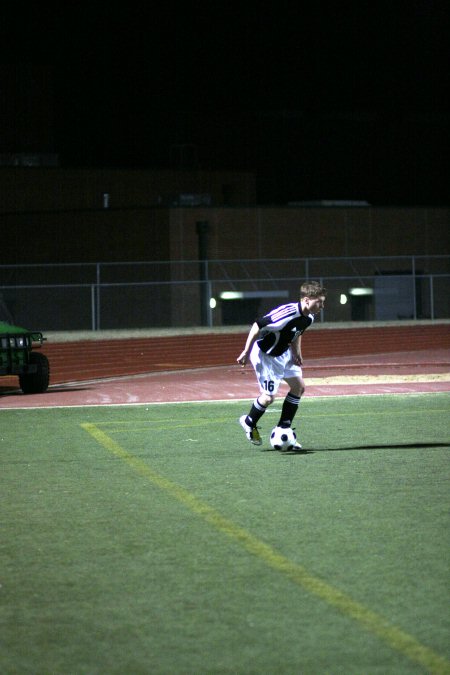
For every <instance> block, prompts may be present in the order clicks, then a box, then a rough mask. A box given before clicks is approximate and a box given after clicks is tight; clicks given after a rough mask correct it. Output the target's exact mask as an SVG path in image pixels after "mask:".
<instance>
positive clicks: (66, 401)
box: [0, 345, 450, 409]
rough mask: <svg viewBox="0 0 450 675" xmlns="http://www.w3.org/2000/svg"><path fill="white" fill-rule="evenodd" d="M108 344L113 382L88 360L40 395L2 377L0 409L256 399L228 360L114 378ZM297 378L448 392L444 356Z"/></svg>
mask: <svg viewBox="0 0 450 675" xmlns="http://www.w3.org/2000/svg"><path fill="white" fill-rule="evenodd" d="M112 346H114V347H115V349H114V350H113V352H114V355H113V357H111V360H110V363H111V364H113V366H114V367H113V369H112V370H113V372H114V374H113V375H112V376H108V377H106V376H103V377H102V375H100V374H99V373H100V372H101V373H105V372H107V370H105V369H106V368H107V366H106V365H105V363H106V362H105V363H104V364H102V370H101V371H100V370H99V369H97V370H96V369H95V359H92V361H91V362H90V363H89V364H86V363H85V362H84V361H83V366H82V367H80V368H79V369H77V370H75V371H74V370H73V363H72V365H69V364H67V370H65V369H64V368H61V369H60V370H59V371H57V373H58V375H57V377H56V378H53V377H52V384H51V386H50V388H49V390H48V391H47V392H46V393H45V394H36V395H27V396H25V395H23V394H22V393H21V391H20V390H19V389H18V383H17V378H3V381H2V386H1V387H0V409H2V408H3V409H8V408H31V407H39V408H41V407H58V406H84V405H136V404H146V403H165V402H185V401H210V400H239V399H245V400H251V399H253V398H254V397H255V396H256V394H257V393H258V389H257V384H256V380H255V376H254V373H253V369H252V368H251V366H247V367H246V368H241V367H240V366H238V365H234V363H232V362H231V363H229V364H227V365H213V366H208V367H194V368H193V367H190V368H188V367H186V366H184V368H183V366H182V365H181V363H179V365H178V367H177V368H175V369H166V370H162V365H163V364H162V363H161V364H160V366H159V367H160V369H159V370H158V369H157V368H155V370H154V371H153V372H146V373H145V372H140V373H135V374H130V373H127V374H122V375H120V374H116V364H117V355H118V354H119V353H120V349H119V350H118V349H117V347H118V345H112ZM103 351H104V350H103ZM71 353H72V354H75V353H79V350H78V349H77V350H76V351H75V350H73V349H72V350H71ZM51 363H52V362H51ZM167 365H169V364H167ZM170 365H173V364H170ZM65 374H66V379H64V375H65ZM77 375H78V377H77ZM83 376H84V377H83ZM86 376H87V377H86ZM304 377H305V379H306V383H307V390H306V394H305V395H306V396H336V395H346V396H348V395H358V394H386V393H389V394H392V393H398V394H411V393H418V392H425V393H432V392H442V391H450V351H449V350H448V349H429V350H425V349H422V350H418V351H403V352H391V353H384V354H381V353H380V354H370V355H354V356H347V357H333V358H321V359H313V358H311V359H309V360H307V362H306V364H305V366H304ZM55 379H56V381H55ZM58 380H59V381H58ZM284 391H285V389H284V388H282V389H281V390H280V392H279V393H280V396H281V395H283V393H284Z"/></svg>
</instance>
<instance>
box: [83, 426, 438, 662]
mask: <svg viewBox="0 0 450 675" xmlns="http://www.w3.org/2000/svg"><path fill="white" fill-rule="evenodd" d="M81 427H82V428H83V429H84V430H85V431H87V433H89V434H90V435H91V436H92V437H93V438H94V439H95V440H96V441H97V442H98V443H99V444H100V445H101V446H102V447H103V448H105V449H106V450H108V451H109V452H111V453H112V454H114V455H115V456H116V457H119V458H120V459H122V460H123V461H124V462H125V463H126V464H127V465H128V466H129V467H130V468H132V469H133V470H134V471H136V472H137V473H138V474H139V475H141V476H144V477H145V478H147V479H149V480H150V481H151V482H152V483H153V484H154V485H156V486H157V487H158V488H160V489H161V490H164V491H165V492H167V493H168V494H170V495H171V496H172V497H174V498H175V499H177V500H178V501H179V502H181V503H182V504H184V505H185V506H186V507H188V508H189V509H190V510H191V511H192V512H193V513H196V514H197V515H199V516H201V517H202V518H203V519H204V520H205V521H206V522H208V523H209V524H211V525H213V526H214V527H215V528H216V529H217V530H219V531H220V532H222V533H223V534H226V535H227V536H228V537H230V538H231V539H233V540H234V541H236V542H238V543H239V544H240V545H241V546H243V548H245V549H246V550H247V551H248V552H249V553H251V554H252V555H255V556H257V557H258V558H259V559H260V560H263V561H264V562H265V563H266V564H267V565H268V566H269V567H271V568H272V569H275V570H276V571H278V572H281V573H282V574H284V575H285V576H286V577H288V578H289V579H291V581H293V582H294V583H296V584H297V585H298V586H300V587H302V588H303V589H305V590H306V591H308V592H310V593H312V594H314V595H316V596H317V597H319V598H321V599H322V600H324V601H325V602H327V603H328V604H329V605H331V606H333V607H335V608H336V609H338V610H339V611H341V612H342V613H343V614H345V615H346V616H350V617H351V618H352V619H355V620H356V621H357V622H358V623H360V624H361V625H362V626H364V628H366V629H367V630H368V631H370V632H371V633H373V634H375V635H377V636H378V637H379V638H381V639H382V640H384V642H386V643H387V644H388V645H389V646H390V647H392V648H394V649H395V650H397V651H398V652H401V653H403V654H404V655H405V656H406V657H408V658H409V659H411V660H412V661H415V662H417V663H420V664H421V665H422V666H424V667H425V668H426V669H427V672H428V673H434V674H435V675H450V663H449V662H448V661H447V660H446V659H445V658H443V657H442V656H440V655H439V654H436V653H435V652H434V651H432V650H431V649H429V648H428V647H425V646H424V645H422V644H420V643H419V642H418V641H417V640H415V639H414V638H413V637H412V636H411V635H409V634H408V633H405V632H404V631H403V630H401V629H399V628H397V627H396V626H393V625H391V624H390V623H389V622H388V621H387V620H386V619H384V618H383V617H382V616H381V615H380V614H377V613H375V612H372V611H371V610H370V609H368V608H366V607H365V606H364V605H362V604H360V603H359V602H356V601H355V600H353V599H352V598H351V597H350V596H349V595H347V594H346V593H342V592H341V591H339V590H338V589H336V588H334V587H333V586H331V585H330V584H327V583H326V582H325V581H322V580H321V579H319V578H318V577H315V576H313V575H311V574H309V572H308V571H307V570H306V569H305V568H304V567H302V566H301V565H298V564H296V563H294V562H292V561H291V560H289V558H286V557H285V556H283V555H281V554H280V553H278V552H277V551H276V550H275V549H273V548H272V547H271V546H269V545H268V544H265V543H264V542H263V541H261V540H260V539H258V538H257V537H254V536H253V535H252V534H251V533H250V532H248V531H247V530H245V529H244V528H242V527H240V526H239V525H236V524H235V523H233V521H231V520H228V519H227V518H225V517H224V516H222V515H221V514H220V513H219V512H218V511H216V510H215V509H214V508H212V507H211V506H209V505H208V504H207V503H206V502H203V501H201V500H200V499H198V498H197V497H196V496H195V495H194V494H192V493H191V492H189V491H188V490H185V489H184V488H183V487H181V486H180V485H177V484H176V483H173V482H172V481H170V480H168V479H167V478H165V477H164V476H162V475H161V474H159V473H157V472H156V471H154V470H153V469H151V468H150V467H149V466H148V465H147V464H145V462H143V461H142V460H140V459H138V458H137V457H134V456H133V455H132V454H130V453H129V452H127V451H126V450H125V449H124V448H122V447H121V446H120V445H119V444H118V443H116V442H115V441H114V440H113V439H112V438H110V437H109V436H108V435H107V434H105V433H104V432H103V431H102V430H101V429H99V428H98V427H97V426H96V425H95V424H91V423H88V422H86V423H82V424H81Z"/></svg>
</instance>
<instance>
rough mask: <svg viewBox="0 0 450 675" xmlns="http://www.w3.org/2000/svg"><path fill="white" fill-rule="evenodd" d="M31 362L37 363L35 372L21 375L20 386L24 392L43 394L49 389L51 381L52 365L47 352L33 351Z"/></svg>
mask: <svg viewBox="0 0 450 675" xmlns="http://www.w3.org/2000/svg"><path fill="white" fill-rule="evenodd" d="M30 364H33V365H36V366H37V370H36V372H35V373H24V374H22V375H19V383H20V387H21V389H22V391H23V393H24V394H42V393H43V392H44V391H47V389H48V384H49V381H50V365H49V362H48V358H47V357H46V356H45V354H40V353H39V352H31V354H30Z"/></svg>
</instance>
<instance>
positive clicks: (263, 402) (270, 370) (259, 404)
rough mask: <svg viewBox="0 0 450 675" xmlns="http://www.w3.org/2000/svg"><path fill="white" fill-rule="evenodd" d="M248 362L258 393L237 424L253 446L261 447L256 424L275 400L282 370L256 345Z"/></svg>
mask: <svg viewBox="0 0 450 675" xmlns="http://www.w3.org/2000/svg"><path fill="white" fill-rule="evenodd" d="M250 361H251V363H252V365H253V368H254V370H255V374H256V378H257V380H258V383H259V389H260V393H259V396H257V398H256V399H255V400H254V401H253V403H252V406H251V408H250V410H249V412H248V414H247V415H242V416H241V417H240V418H239V422H240V424H241V426H242V428H243V429H244V431H245V434H246V436H247V438H248V440H249V441H250V442H251V443H253V444H254V445H261V443H262V441H261V436H260V434H259V431H258V427H257V424H258V422H259V420H260V419H261V417H262V416H263V415H264V413H265V412H266V410H267V408H268V406H269V405H270V404H271V403H273V401H274V400H275V395H276V392H277V390H278V387H279V384H280V381H281V374H282V368H281V367H280V364H277V363H276V359H275V358H273V357H270V356H267V354H264V352H261V351H260V349H259V347H258V345H254V347H253V349H252V352H251V354H250Z"/></svg>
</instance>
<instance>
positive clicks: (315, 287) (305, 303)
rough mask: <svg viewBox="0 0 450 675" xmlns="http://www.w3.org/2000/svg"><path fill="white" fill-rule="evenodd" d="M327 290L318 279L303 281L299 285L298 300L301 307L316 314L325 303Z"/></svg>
mask: <svg viewBox="0 0 450 675" xmlns="http://www.w3.org/2000/svg"><path fill="white" fill-rule="evenodd" d="M326 296H327V290H326V288H324V287H323V286H322V284H321V283H319V282H318V281H304V282H303V283H302V285H301V286H300V302H301V305H302V309H305V310H308V312H309V313H311V314H317V313H318V312H320V310H321V309H323V307H324V305H325V298H326Z"/></svg>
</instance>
